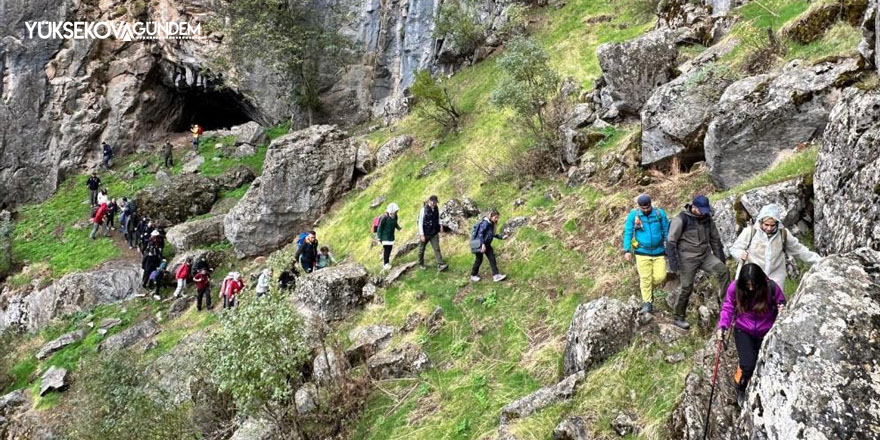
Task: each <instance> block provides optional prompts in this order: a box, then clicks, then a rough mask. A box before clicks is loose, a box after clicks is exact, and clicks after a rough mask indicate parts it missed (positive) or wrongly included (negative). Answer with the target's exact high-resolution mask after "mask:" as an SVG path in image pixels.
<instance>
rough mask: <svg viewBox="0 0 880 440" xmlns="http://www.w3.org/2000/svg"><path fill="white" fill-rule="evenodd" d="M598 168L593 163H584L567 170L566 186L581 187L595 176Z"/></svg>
mask: <svg viewBox="0 0 880 440" xmlns="http://www.w3.org/2000/svg"><path fill="white" fill-rule="evenodd" d="M598 171H599V167H598V166H597V165H596V163H595V162H586V163H584V164H583V165H581V166H579V167H572V168H571V169H569V170H568V183H567V184H568V186H578V185H583V184H585V183H587V182H589V181H590V179H591V178H592V177H593V176H595V175H596V173H597V172H598Z"/></svg>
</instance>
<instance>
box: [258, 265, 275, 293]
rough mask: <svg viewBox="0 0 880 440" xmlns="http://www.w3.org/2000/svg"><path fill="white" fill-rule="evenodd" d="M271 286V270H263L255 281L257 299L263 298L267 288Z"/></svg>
mask: <svg viewBox="0 0 880 440" xmlns="http://www.w3.org/2000/svg"><path fill="white" fill-rule="evenodd" d="M271 284H272V269H263V273H261V274H260V277H259V278H258V279H257V288H256V291H257V297H261V296H263V294H265V293H266V292H268V291H269V286H270V285H271Z"/></svg>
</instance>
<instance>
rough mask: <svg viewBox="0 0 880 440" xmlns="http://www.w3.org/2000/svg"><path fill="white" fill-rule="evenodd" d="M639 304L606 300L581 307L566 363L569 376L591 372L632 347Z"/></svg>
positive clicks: (572, 328) (573, 323)
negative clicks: (579, 372) (621, 351)
mask: <svg viewBox="0 0 880 440" xmlns="http://www.w3.org/2000/svg"><path fill="white" fill-rule="evenodd" d="M638 308H639V302H638V300H636V299H635V298H633V297H631V298H630V299H629V300H628V301H626V302H623V301H619V300H616V299H611V298H608V297H602V298H599V299H597V300H594V301H590V302H588V303H585V304H581V305H579V306H578V308H577V310H575V312H574V317H573V318H572V320H571V326H570V327H569V328H568V333H567V334H566V342H565V355H564V360H563V373H564V374H565V375H566V376H569V375H572V374H574V373H577V372H578V371H585V370H589V369H590V368H592V367H594V366H596V365H598V364H599V363H601V362H602V361H604V360H605V359H608V358H609V357H610V356H612V355H614V354H615V353H617V352H618V351H620V350H621V349H622V348H624V347H626V346H627V345H629V343H630V341H631V340H632V338H633V336H635V331H636V328H638V321H637V319H636V314H637V312H638Z"/></svg>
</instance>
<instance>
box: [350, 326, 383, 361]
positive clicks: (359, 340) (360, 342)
mask: <svg viewBox="0 0 880 440" xmlns="http://www.w3.org/2000/svg"><path fill="white" fill-rule="evenodd" d="M392 336H394V327H391V326H387V325H370V326H367V327H363V328H357V329H354V330H352V331H351V333H349V335H348V337H349V339H351V341H352V344H351V347H349V348H348V350H346V351H345V357H346V358H347V359H348V363H349V364H351V365H358V364H360V363H361V362H363V361H364V360H366V359H367V358H369V357H370V356H372V355H373V354H375V353H377V352H379V351H380V350H382V349H384V348H385V347H386V346H387V345H388V343H389V342H391V337H392Z"/></svg>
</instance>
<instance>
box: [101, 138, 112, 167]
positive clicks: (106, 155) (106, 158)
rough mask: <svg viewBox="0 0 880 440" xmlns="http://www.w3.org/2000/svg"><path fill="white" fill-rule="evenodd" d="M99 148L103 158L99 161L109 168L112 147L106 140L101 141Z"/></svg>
mask: <svg viewBox="0 0 880 440" xmlns="http://www.w3.org/2000/svg"><path fill="white" fill-rule="evenodd" d="M101 148H102V150H103V155H104V159H103V160H102V161H101V164H103V165H104V166H105V167H106V168H107V169H108V170H109V169H110V160H111V159H113V148H111V147H110V144H108V143H107V142H102V143H101Z"/></svg>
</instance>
